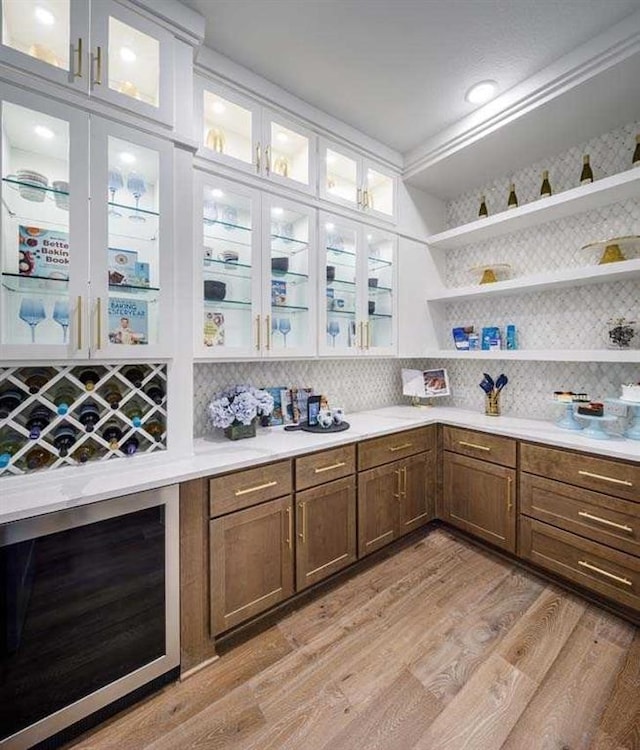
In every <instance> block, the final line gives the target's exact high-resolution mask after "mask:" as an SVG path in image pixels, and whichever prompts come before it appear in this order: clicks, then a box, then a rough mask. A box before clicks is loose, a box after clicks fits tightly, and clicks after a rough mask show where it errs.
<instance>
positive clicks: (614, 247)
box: [581, 235, 640, 266]
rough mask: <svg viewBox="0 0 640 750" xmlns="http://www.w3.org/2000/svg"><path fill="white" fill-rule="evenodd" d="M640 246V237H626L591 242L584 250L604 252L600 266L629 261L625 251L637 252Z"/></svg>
mask: <svg viewBox="0 0 640 750" xmlns="http://www.w3.org/2000/svg"><path fill="white" fill-rule="evenodd" d="M639 245H640V236H638V235H627V236H626V237H611V239H608V240H599V241H598V242H590V243H589V244H588V245H584V246H583V247H582V248H581V249H582V250H591V249H594V250H599V251H601V252H602V255H601V256H600V260H599V261H598V265H600V266H601V265H604V264H605V263H618V262H619V261H621V260H627V257H626V255H625V254H624V249H625V247H626V249H627V250H629V249H630V250H632V251H633V250H635V249H636V248H638V247H639Z"/></svg>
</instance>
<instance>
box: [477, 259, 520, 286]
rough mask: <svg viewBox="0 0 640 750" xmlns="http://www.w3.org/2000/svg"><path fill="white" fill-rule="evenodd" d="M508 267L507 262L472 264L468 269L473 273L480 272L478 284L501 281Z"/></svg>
mask: <svg viewBox="0 0 640 750" xmlns="http://www.w3.org/2000/svg"><path fill="white" fill-rule="evenodd" d="M510 269H511V266H510V265H509V264H508V263H488V264H487V265H485V266H474V267H473V268H471V269H469V270H470V271H472V272H473V273H474V274H475V273H479V272H482V276H481V277H480V281H479V283H480V284H494V283H495V282H496V281H503V280H504V279H505V278H506V276H507V272H508V271H509V270H510Z"/></svg>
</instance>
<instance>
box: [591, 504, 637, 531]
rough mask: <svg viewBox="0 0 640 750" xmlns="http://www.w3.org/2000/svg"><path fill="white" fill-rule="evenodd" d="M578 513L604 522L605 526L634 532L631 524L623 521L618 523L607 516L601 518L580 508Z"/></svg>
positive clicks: (597, 521)
mask: <svg viewBox="0 0 640 750" xmlns="http://www.w3.org/2000/svg"><path fill="white" fill-rule="evenodd" d="M578 515H579V516H581V517H582V518H588V519H589V520H590V521H595V522H596V523H603V524H604V525H605V526H611V527H612V528H614V529H620V531H626V532H628V533H629V534H633V529H632V528H631V526H627V525H626V524H622V523H616V522H615V521H609V520H608V519H606V518H600V516H593V515H591V513H587V511H586V510H579V511H578Z"/></svg>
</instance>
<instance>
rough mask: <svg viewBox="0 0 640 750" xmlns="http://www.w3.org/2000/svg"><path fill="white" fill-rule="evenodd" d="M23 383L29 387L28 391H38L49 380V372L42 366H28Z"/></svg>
mask: <svg viewBox="0 0 640 750" xmlns="http://www.w3.org/2000/svg"><path fill="white" fill-rule="evenodd" d="M27 373H28V374H27V376H26V377H25V379H24V383H25V385H26V386H27V388H28V389H29V393H32V394H33V393H38V392H39V391H41V390H42V389H43V388H44V387H45V386H46V385H47V383H48V382H49V381H50V380H51V372H50V371H49V370H45V369H44V368H43V367H33V368H29V370H28V371H27Z"/></svg>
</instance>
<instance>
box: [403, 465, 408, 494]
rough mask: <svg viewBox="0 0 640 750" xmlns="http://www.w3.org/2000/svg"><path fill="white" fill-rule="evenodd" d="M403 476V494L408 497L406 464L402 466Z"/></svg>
mask: <svg viewBox="0 0 640 750" xmlns="http://www.w3.org/2000/svg"><path fill="white" fill-rule="evenodd" d="M402 477H403V482H402V494H403V495H404V497H406V496H407V467H406V466H403V467H402Z"/></svg>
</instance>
